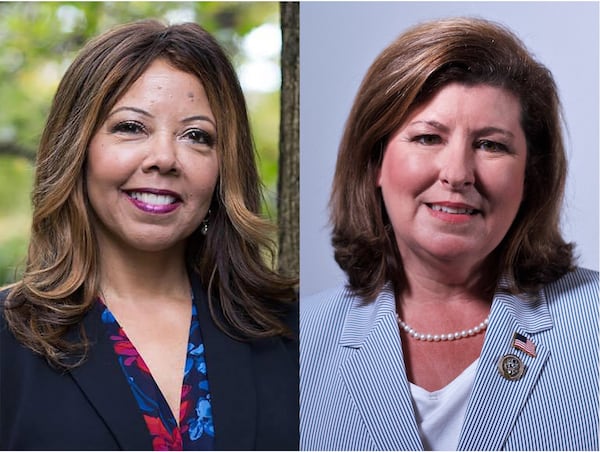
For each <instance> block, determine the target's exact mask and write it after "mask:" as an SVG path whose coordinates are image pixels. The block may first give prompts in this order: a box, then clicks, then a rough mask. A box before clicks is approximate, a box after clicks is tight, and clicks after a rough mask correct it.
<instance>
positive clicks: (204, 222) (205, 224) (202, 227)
mask: <svg viewBox="0 0 600 452" xmlns="http://www.w3.org/2000/svg"><path fill="white" fill-rule="evenodd" d="M209 219H210V209H208V212H206V216H205V217H204V220H202V223H200V234H202V235H206V233H207V232H208V222H209Z"/></svg>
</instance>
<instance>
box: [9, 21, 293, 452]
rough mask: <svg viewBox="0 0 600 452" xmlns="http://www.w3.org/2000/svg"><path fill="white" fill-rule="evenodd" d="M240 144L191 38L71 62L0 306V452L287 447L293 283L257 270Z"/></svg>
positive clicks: (256, 224)
mask: <svg viewBox="0 0 600 452" xmlns="http://www.w3.org/2000/svg"><path fill="white" fill-rule="evenodd" d="M250 137H251V134H250V129H249V122H248V117H247V114H246V104H245V100H244V97H243V94H242V91H241V88H240V85H239V82H238V79H237V77H236V74H235V72H234V70H233V67H232V66H231V63H230V62H229V60H228V59H227V57H226V55H225V53H224V51H223V50H222V49H221V47H220V46H219V44H218V43H217V42H216V41H215V39H214V38H213V37H212V36H211V35H210V34H208V33H207V32H206V31H204V30H203V29H202V28H201V27H200V26H198V25H196V24H192V23H189V24H181V25H173V26H165V25H163V24H161V23H159V22H155V21H141V22H134V23H131V24H127V25H122V26H119V27H116V28H114V29H112V30H110V31H108V32H106V33H105V34H103V35H101V36H99V37H97V38H95V39H93V40H92V41H90V42H89V43H88V44H87V45H86V46H85V47H84V48H83V49H82V51H81V52H80V53H79V55H78V56H77V58H76V59H75V60H74V62H73V63H72V65H71V66H70V67H69V69H68V70H67V72H66V73H65V76H64V77H63V79H62V81H61V83H60V86H59V88H58V90H57V93H56V96H55V98H54V102H53V105H52V109H51V111H50V114H49V117H48V122H47V124H46V128H45V129H44V133H43V136H42V139H41V144H40V148H39V152H38V155H37V161H36V175H35V184H34V191H33V207H34V209H33V226H32V234H31V241H30V245H29V254H28V257H27V265H26V269H25V272H24V275H23V278H22V280H20V281H18V282H17V283H15V284H14V285H12V286H10V287H9V288H7V289H6V290H4V291H2V292H0V381H1V384H0V444H1V445H2V446H1V447H2V448H8V449H17V450H26V449H34V450H35V449H38V450H39V449H56V450H88V449H93V450H113V449H124V450H151V449H154V450H210V449H226V450H232V449H233V450H251V449H259V450H271V449H278V450H288V449H292V450H295V449H297V448H298V399H297V388H298V369H297V366H298V357H297V352H298V350H297V346H298V344H297V340H296V334H297V310H296V307H295V298H296V294H295V290H294V287H295V281H293V280H290V279H287V278H285V277H282V276H280V275H279V274H278V273H277V272H275V271H273V270H272V268H271V266H270V263H268V262H266V261H265V259H264V257H265V252H267V253H268V252H269V251H270V252H271V253H273V252H274V251H273V246H272V243H271V241H270V236H269V231H270V230H271V227H270V226H271V225H270V224H269V223H268V222H267V221H266V220H264V219H263V218H262V217H261V216H260V214H259V212H260V181H259V179H258V175H257V170H256V165H255V161H254V149H253V146H252V140H251V138H250ZM40 406H42V407H50V409H48V410H45V411H44V410H42V411H40V408H39V407H40Z"/></svg>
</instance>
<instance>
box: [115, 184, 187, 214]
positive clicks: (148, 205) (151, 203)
mask: <svg viewBox="0 0 600 452" xmlns="http://www.w3.org/2000/svg"><path fill="white" fill-rule="evenodd" d="M125 194H126V195H127V198H128V199H129V201H131V203H132V204H133V205H134V206H135V207H137V208H138V209H139V210H141V211H143V212H146V213H152V214H167V213H171V212H173V211H174V210H176V209H177V208H178V207H179V206H181V204H182V203H181V198H180V197H179V196H178V195H177V193H173V192H167V191H166V190H152V191H150V189H148V190H144V191H141V190H132V191H125Z"/></svg>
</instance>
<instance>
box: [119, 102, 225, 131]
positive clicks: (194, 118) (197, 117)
mask: <svg viewBox="0 0 600 452" xmlns="http://www.w3.org/2000/svg"><path fill="white" fill-rule="evenodd" d="M120 111H133V112H135V113H139V114H140V115H143V116H146V117H147V118H154V115H152V114H151V113H149V112H147V111H146V110H142V109H141V108H136V107H127V106H125V107H119V108H117V109H115V110H113V111H111V112H110V113H109V114H108V116H109V117H110V116H112V115H114V114H116V113H119V112H120ZM192 121H207V122H210V123H211V124H212V125H213V126H214V127H216V126H217V125H216V124H215V122H214V120H213V119H212V118H209V117H208V116H205V115H195V116H189V117H187V118H184V119H183V120H182V121H181V122H184V123H188V122H192Z"/></svg>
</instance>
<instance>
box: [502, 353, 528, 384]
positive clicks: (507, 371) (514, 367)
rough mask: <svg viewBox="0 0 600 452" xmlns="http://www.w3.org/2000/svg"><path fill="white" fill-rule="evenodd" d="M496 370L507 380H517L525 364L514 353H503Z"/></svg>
mask: <svg viewBox="0 0 600 452" xmlns="http://www.w3.org/2000/svg"><path fill="white" fill-rule="evenodd" d="M498 370H499V371H500V375H502V376H503V377H504V378H506V379H507V380H511V381H512V380H518V379H519V378H521V377H522V376H523V373H524V372H525V366H524V365H523V361H521V358H519V357H518V356H515V355H511V354H508V355H504V356H502V357H501V358H500V361H498Z"/></svg>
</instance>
